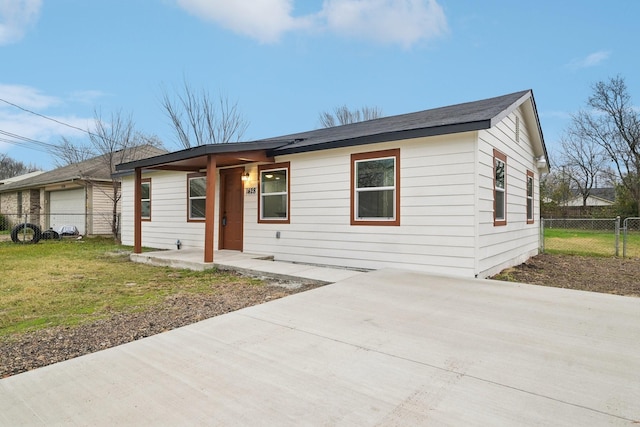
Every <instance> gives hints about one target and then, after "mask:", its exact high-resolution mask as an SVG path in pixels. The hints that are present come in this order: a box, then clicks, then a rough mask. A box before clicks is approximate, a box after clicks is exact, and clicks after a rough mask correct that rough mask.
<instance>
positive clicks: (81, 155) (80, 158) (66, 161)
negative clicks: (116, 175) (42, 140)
mask: <svg viewBox="0 0 640 427" xmlns="http://www.w3.org/2000/svg"><path fill="white" fill-rule="evenodd" d="M52 154H53V155H54V159H55V160H54V163H55V165H56V167H64V166H67V165H72V164H75V163H80V162H84V161H85V160H89V159H90V158H92V157H95V156H96V155H97V153H96V151H95V150H94V149H93V148H92V147H91V146H89V145H86V144H83V143H82V142H78V141H72V140H71V139H69V138H67V137H66V136H63V137H61V138H60V143H59V144H58V145H57V146H56V148H55V151H52Z"/></svg>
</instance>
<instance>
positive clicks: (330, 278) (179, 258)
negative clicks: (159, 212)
mask: <svg viewBox="0 0 640 427" xmlns="http://www.w3.org/2000/svg"><path fill="white" fill-rule="evenodd" d="M130 259H131V261H134V262H139V263H143V264H150V265H157V266H166V267H173V268H186V269H189V270H196V271H203V270H206V269H209V268H218V269H220V270H234V271H238V272H240V273H243V274H249V275H253V276H258V277H261V276H269V277H273V278H279V279H286V280H300V279H304V280H306V281H313V282H319V283H335V282H337V281H340V280H345V279H348V278H350V277H353V276H356V275H358V274H360V273H362V271H358V270H351V269H344V268H337V267H329V266H320V265H309V264H297V263H291V262H285V261H274V260H273V257H270V256H265V255H258V254H249V253H245V252H239V251H229V250H222V251H215V253H214V256H213V260H214V262H213V263H205V262H203V252H202V250H201V249H180V250H168V251H153V252H144V253H141V254H131V255H130Z"/></svg>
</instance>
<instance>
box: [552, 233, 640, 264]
mask: <svg viewBox="0 0 640 427" xmlns="http://www.w3.org/2000/svg"><path fill="white" fill-rule="evenodd" d="M622 245H623V235H622V233H621V234H620V241H619V256H622ZM544 250H545V252H547V253H563V254H574V255H588V256H615V234H614V232H613V230H608V231H593V230H575V229H565V228H546V229H545V230H544ZM627 257H634V258H637V257H640V233H639V232H630V233H629V235H628V238H627Z"/></svg>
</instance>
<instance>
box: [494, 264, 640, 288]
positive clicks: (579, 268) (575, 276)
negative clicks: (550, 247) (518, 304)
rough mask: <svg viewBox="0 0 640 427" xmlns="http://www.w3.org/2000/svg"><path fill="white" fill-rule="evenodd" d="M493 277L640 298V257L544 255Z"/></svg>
mask: <svg viewBox="0 0 640 427" xmlns="http://www.w3.org/2000/svg"><path fill="white" fill-rule="evenodd" d="M492 279H496V280H506V281H510V282H521V283H530V284H533V285H542V286H555V287H558V288H569V289H579V290H582V291H591V292H603V293H609V294H616V295H625V296H633V297H640V259H638V258H624V259H623V258H606V257H602V258H600V257H587V256H578V255H555V254H540V255H538V256H535V257H533V258H530V259H529V260H528V261H527V262H525V263H524V264H520V265H518V266H516V267H512V268H508V269H506V270H503V271H502V272H500V274H497V275H496V276H494V277H492Z"/></svg>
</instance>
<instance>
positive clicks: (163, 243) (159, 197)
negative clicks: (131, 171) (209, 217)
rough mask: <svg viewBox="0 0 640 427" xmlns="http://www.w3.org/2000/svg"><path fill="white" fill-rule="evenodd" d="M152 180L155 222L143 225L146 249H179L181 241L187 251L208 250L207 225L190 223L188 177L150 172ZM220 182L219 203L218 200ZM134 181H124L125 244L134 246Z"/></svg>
mask: <svg viewBox="0 0 640 427" xmlns="http://www.w3.org/2000/svg"><path fill="white" fill-rule="evenodd" d="M142 177H143V178H150V179H151V221H143V222H142V245H143V246H145V247H151V248H158V249H175V248H176V241H177V240H180V242H181V243H182V247H183V248H185V249H186V248H204V222H188V221H187V173H185V172H149V173H145V174H143V176H142ZM218 182H219V180H218V179H216V201H217V199H218V195H217V194H218ZM133 186H134V177H133V176H131V177H125V178H123V181H122V201H123V204H122V243H123V244H125V245H133V243H134V242H133V221H134V212H133V206H134V205H133ZM218 209H219V206H218V205H217V203H216V207H215V211H216V212H215V224H216V225H215V227H214V228H215V229H214V236H215V237H214V238H213V239H214V248H216V249H217V246H218V238H217V235H218V230H217V223H218Z"/></svg>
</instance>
